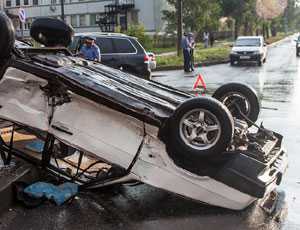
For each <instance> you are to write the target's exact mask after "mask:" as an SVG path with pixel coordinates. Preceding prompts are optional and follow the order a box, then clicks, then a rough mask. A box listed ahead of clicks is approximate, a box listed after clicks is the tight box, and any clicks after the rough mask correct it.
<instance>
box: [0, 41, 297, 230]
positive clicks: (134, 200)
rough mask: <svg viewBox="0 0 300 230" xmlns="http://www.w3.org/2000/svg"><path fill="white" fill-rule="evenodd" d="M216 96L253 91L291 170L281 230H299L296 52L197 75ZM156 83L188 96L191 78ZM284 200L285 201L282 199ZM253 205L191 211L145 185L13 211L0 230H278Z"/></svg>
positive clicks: (169, 77)
mask: <svg viewBox="0 0 300 230" xmlns="http://www.w3.org/2000/svg"><path fill="white" fill-rule="evenodd" d="M197 71H198V72H201V74H202V75H203V76H204V78H205V80H206V83H207V85H208V87H209V89H210V92H213V91H214V90H215V89H216V88H217V87H219V86H220V85H222V84H224V83H227V82H231V81H239V82H245V83H248V84H250V85H252V86H253V87H255V88H256V89H257V90H258V91H259V92H260V95H261V96H262V97H263V106H265V107H271V108H277V109H278V111H274V110H263V111H262V114H261V120H264V124H265V126H266V127H268V128H270V129H274V130H275V131H278V132H280V133H282V134H283V135H284V136H285V145H286V146H287V149H288V151H289V154H290V168H289V170H288V173H287V175H286V176H285V178H284V182H283V184H282V186H281V189H283V190H284V191H285V192H286V200H287V202H288V212H289V214H288V218H287V220H286V222H285V225H284V228H285V229H289V230H290V229H291V230H294V229H295V230H297V229H300V213H299V210H300V174H299V173H298V170H297V169H298V168H299V167H300V156H299V155H298V149H299V148H300V147H298V146H300V132H299V130H300V121H299V118H300V103H299V102H298V97H300V59H297V58H296V55H295V50H294V44H293V43H292V41H291V40H286V41H284V42H283V43H281V44H280V45H278V46H276V47H273V48H270V50H269V56H268V62H267V63H266V65H265V66H263V67H256V66H241V67H230V66H229V65H218V66H211V67H206V68H200V69H198V70H197ZM155 75H157V76H159V77H154V80H156V81H159V82H162V83H165V84H168V85H171V86H173V87H178V88H180V89H183V90H187V91H189V90H190V89H191V87H192V85H193V83H194V81H195V78H196V77H195V76H184V74H183V72H182V71H170V72H157V73H155ZM282 197H283V196H282ZM280 227H281V225H280V224H278V223H277V222H276V221H273V220H271V219H270V218H268V217H267V216H266V215H265V214H264V213H263V211H262V210H261V209H260V207H259V206H258V205H253V206H252V207H250V208H249V209H247V210H245V211H242V212H234V211H228V210H224V209H220V208H214V207H208V206H205V205H202V204H199V203H195V202H192V201H189V200H186V199H183V198H180V197H177V196H175V195H173V194H169V193H166V192H164V191H161V190H158V189H155V188H151V187H149V186H147V185H141V186H136V187H132V186H122V187H121V188H119V189H111V190H106V191H103V190H102V191H98V192H93V193H90V192H89V193H82V194H80V195H79V196H78V199H76V200H74V201H73V202H71V203H70V204H67V205H64V206H62V207H55V206H54V205H52V204H45V205H43V206H41V207H39V208H36V209H32V210H27V209H24V208H22V207H21V206H16V207H12V209H11V210H10V211H8V212H7V213H4V214H3V215H2V216H1V217H0V229H34V230H35V229H72V230H75V229H132V230H134V229H138V230H140V229H143V230H144V229H156V230H160V229H162V230H168V229H172V230H177V229H178V230H182V229H188V230H193V229H195V230H199V229H205V230H215V229H222V230H223V229H224V230H227V229H228V230H235V229H236V230H238V229H279V228H280Z"/></svg>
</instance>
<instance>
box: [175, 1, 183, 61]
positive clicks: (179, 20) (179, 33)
mask: <svg viewBox="0 0 300 230" xmlns="http://www.w3.org/2000/svg"><path fill="white" fill-rule="evenodd" d="M176 8H177V55H178V56H180V54H181V40H182V0H177V7H176Z"/></svg>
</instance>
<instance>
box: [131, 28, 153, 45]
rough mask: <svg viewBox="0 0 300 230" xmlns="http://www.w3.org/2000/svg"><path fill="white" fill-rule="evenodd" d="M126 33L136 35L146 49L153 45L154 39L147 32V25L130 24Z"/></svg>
mask: <svg viewBox="0 0 300 230" xmlns="http://www.w3.org/2000/svg"><path fill="white" fill-rule="evenodd" d="M125 33H126V34H127V35H129V36H132V37H136V38H137V39H138V40H139V42H140V43H141V44H142V45H143V46H144V48H145V49H150V48H151V47H152V46H153V44H152V39H151V38H150V36H148V35H147V34H146V32H145V27H144V26H143V25H141V24H136V25H129V26H128V28H127V31H126V32H125Z"/></svg>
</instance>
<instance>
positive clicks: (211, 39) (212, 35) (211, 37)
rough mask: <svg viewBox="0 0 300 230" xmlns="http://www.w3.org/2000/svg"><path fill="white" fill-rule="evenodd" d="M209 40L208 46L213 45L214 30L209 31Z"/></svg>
mask: <svg viewBox="0 0 300 230" xmlns="http://www.w3.org/2000/svg"><path fill="white" fill-rule="evenodd" d="M209 40H210V46H211V47H213V46H214V43H215V36H214V32H211V33H210V36H209Z"/></svg>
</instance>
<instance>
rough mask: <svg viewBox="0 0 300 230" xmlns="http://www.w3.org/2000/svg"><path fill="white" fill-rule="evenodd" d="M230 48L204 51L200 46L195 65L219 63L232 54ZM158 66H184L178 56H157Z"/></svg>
mask: <svg viewBox="0 0 300 230" xmlns="http://www.w3.org/2000/svg"><path fill="white" fill-rule="evenodd" d="M230 49H231V48H230V46H229V45H224V46H223V47H221V46H219V47H213V48H208V49H204V48H203V45H202V44H201V45H199V46H197V47H196V50H195V54H194V55H195V64H196V63H200V62H207V61H219V60H225V59H227V58H228V56H229V53H230ZM156 61H157V65H158V66H181V65H183V57H182V56H181V57H177V56H176V55H170V56H157V57H156Z"/></svg>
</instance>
